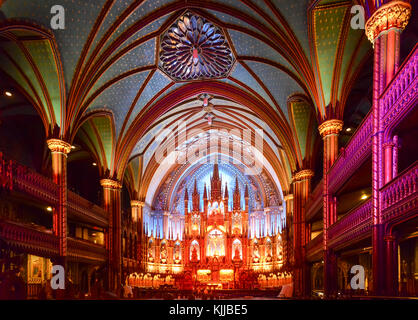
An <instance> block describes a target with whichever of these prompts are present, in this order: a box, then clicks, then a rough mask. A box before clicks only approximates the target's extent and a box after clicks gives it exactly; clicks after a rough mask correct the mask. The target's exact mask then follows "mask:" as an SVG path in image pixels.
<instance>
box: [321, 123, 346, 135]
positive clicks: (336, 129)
mask: <svg viewBox="0 0 418 320" xmlns="http://www.w3.org/2000/svg"><path fill="white" fill-rule="evenodd" d="M343 124H344V122H343V121H342V120H337V119H331V120H327V121H325V122H323V123H321V124H320V125H319V127H318V130H319V133H320V134H321V136H322V137H323V138H324V137H326V136H328V135H330V134H338V133H340V131H341V130H342V129H343Z"/></svg>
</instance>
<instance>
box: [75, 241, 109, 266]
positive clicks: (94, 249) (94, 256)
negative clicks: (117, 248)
mask: <svg viewBox="0 0 418 320" xmlns="http://www.w3.org/2000/svg"><path fill="white" fill-rule="evenodd" d="M67 248H68V257H69V258H76V259H77V260H78V261H79V260H80V259H83V260H87V261H97V262H103V261H105V260H106V257H107V254H106V249H105V247H104V246H102V245H97V244H95V243H91V242H89V241H85V240H80V239H74V238H70V237H69V238H67Z"/></svg>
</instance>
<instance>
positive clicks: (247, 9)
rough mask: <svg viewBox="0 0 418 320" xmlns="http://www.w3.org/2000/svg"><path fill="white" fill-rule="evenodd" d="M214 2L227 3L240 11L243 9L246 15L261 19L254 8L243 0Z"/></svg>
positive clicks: (218, 0)
mask: <svg viewBox="0 0 418 320" xmlns="http://www.w3.org/2000/svg"><path fill="white" fill-rule="evenodd" d="M214 2H218V3H220V4H223V5H227V6H229V7H233V8H235V9H238V10H239V11H242V12H243V13H245V14H246V15H248V16H250V17H252V18H254V19H256V20H260V18H262V17H260V16H259V15H258V14H257V12H255V11H254V10H253V9H252V8H250V7H249V6H247V5H246V4H244V3H243V2H242V1H237V0H221V1H220V0H217V1H214Z"/></svg>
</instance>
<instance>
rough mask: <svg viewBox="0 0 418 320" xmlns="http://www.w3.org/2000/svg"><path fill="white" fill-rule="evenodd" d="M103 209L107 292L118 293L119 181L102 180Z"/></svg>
mask: <svg viewBox="0 0 418 320" xmlns="http://www.w3.org/2000/svg"><path fill="white" fill-rule="evenodd" d="M100 184H101V185H102V187H103V200H104V201H103V203H104V209H105V210H106V211H107V212H108V214H109V229H108V232H107V243H106V247H107V250H108V253H109V275H108V277H109V278H108V286H109V290H113V291H115V292H118V289H119V287H120V285H121V276H122V275H121V273H122V258H121V252H122V248H121V236H122V235H121V201H120V200H121V199H120V193H121V189H122V185H121V184H120V182H119V181H116V180H112V179H102V180H100Z"/></svg>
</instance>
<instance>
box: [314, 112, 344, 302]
mask: <svg viewBox="0 0 418 320" xmlns="http://www.w3.org/2000/svg"><path fill="white" fill-rule="evenodd" d="M342 128H343V122H342V121H341V120H337V119H332V120H327V121H325V122H323V123H322V124H321V125H320V126H319V127H318V129H319V133H320V134H321V136H322V139H323V140H324V170H323V172H324V173H323V176H324V177H323V188H324V189H323V202H324V215H323V224H324V226H323V242H324V246H323V247H324V294H325V297H328V296H329V295H331V294H333V293H334V292H335V291H336V289H337V265H336V257H335V255H334V253H333V252H332V250H330V249H329V246H328V243H329V238H328V229H329V227H330V226H331V224H332V223H333V222H335V221H336V220H337V211H336V205H335V203H336V201H335V199H334V196H333V195H332V194H331V193H330V192H329V178H328V171H329V169H330V168H331V166H332V164H333V163H334V161H335V160H336V159H337V156H338V135H339V133H340V131H341V130H342Z"/></svg>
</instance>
